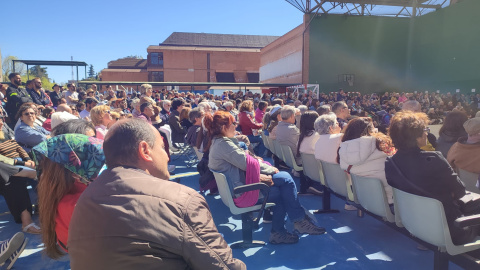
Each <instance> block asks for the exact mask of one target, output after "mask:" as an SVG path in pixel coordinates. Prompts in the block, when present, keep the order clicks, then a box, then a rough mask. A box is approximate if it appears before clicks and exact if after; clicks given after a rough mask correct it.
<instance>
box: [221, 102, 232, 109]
mask: <svg viewBox="0 0 480 270" xmlns="http://www.w3.org/2000/svg"><path fill="white" fill-rule="evenodd" d="M223 107H225V108H228V107H230V108H232V109H233V103H232V102H230V101H227V102H225V103H223Z"/></svg>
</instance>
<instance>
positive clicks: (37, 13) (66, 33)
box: [0, 0, 303, 82]
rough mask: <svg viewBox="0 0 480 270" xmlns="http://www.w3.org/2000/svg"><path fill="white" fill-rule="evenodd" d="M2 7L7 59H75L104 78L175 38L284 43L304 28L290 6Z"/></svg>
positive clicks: (241, 2)
mask: <svg viewBox="0 0 480 270" xmlns="http://www.w3.org/2000/svg"><path fill="white" fill-rule="evenodd" d="M0 6H1V9H2V10H3V11H4V12H2V18H1V20H2V26H4V27H2V29H3V30H4V31H3V33H2V35H1V38H0V50H1V52H2V57H6V56H8V55H14V56H17V57H18V58H19V59H28V60H62V61H68V60H70V57H71V56H73V59H74V60H75V61H84V62H86V63H88V64H93V66H94V69H95V71H96V72H99V71H100V70H101V69H103V68H106V67H107V63H108V62H109V61H111V60H115V59H118V58H122V57H125V56H128V55H141V56H143V57H144V58H146V56H147V47H148V46H149V45H156V44H158V43H161V42H163V41H164V40H165V39H166V38H167V37H168V36H169V35H170V34H171V33H172V32H195V33H202V32H203V33H219V34H251V35H276V36H281V35H284V34H285V33H287V32H288V31H290V30H292V29H293V28H295V27H296V26H298V25H300V24H301V23H302V20H303V14H302V13H301V12H300V11H299V10H297V9H295V8H294V7H293V6H291V5H290V4H289V3H287V2H286V1H283V0H226V1H220V0H206V1H198V0H197V1H194V0H184V1H174V0H171V1H166V0H157V1H153V0H135V1H124V0H117V1H112V0H97V1H93V0H83V1H58V0H46V1H38V0H25V1H21V2H18V1H2V4H1V5H0ZM47 71H48V74H49V76H50V78H52V79H54V80H55V81H56V82H66V81H67V80H69V79H71V76H72V75H71V68H70V67H53V66H49V67H48V69H47ZM79 75H80V78H82V77H83V76H84V70H83V68H79Z"/></svg>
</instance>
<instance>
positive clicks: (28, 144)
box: [15, 103, 50, 152]
mask: <svg viewBox="0 0 480 270" xmlns="http://www.w3.org/2000/svg"><path fill="white" fill-rule="evenodd" d="M16 118H17V119H20V125H18V126H17V127H16V128H15V140H16V141H17V142H18V144H19V145H21V146H22V147H23V149H24V150H25V151H27V152H30V150H31V149H32V147H34V146H35V145H37V144H39V143H41V142H42V141H44V140H46V139H48V138H50V132H49V131H47V130H46V129H44V128H43V127H41V126H38V125H35V124H34V123H35V120H36V119H37V112H36V111H35V110H34V109H33V108H32V106H31V105H30V104H28V103H26V104H23V105H22V106H20V108H19V109H18V112H17V116H16Z"/></svg>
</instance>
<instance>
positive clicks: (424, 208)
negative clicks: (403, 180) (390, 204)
mask: <svg viewBox="0 0 480 270" xmlns="http://www.w3.org/2000/svg"><path fill="white" fill-rule="evenodd" d="M393 195H394V196H395V203H396V204H397V205H396V207H395V209H396V211H398V212H396V213H395V214H396V215H400V218H401V220H402V223H403V225H404V226H405V228H406V229H407V230H408V231H409V232H410V233H411V234H413V235H414V236H415V237H418V238H420V239H421V240H423V241H425V242H427V243H430V244H432V245H434V246H438V247H441V248H446V247H447V241H449V242H450V243H449V244H450V245H453V244H452V240H451V237H450V230H449V229H448V224H447V219H446V217H445V211H444V210H443V205H442V203H441V202H440V201H438V200H435V199H432V198H428V197H422V196H418V195H414V194H411V193H407V192H404V191H401V190H399V189H396V188H393ZM447 237H448V239H447Z"/></svg>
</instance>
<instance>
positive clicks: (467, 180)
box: [457, 168, 480, 193]
mask: <svg viewBox="0 0 480 270" xmlns="http://www.w3.org/2000/svg"><path fill="white" fill-rule="evenodd" d="M457 170H458V177H460V180H462V182H463V183H464V184H465V189H466V190H468V191H470V192H475V193H479V192H480V190H478V188H477V181H478V174H476V173H472V172H468V171H465V170H462V169H460V168H458V169H457Z"/></svg>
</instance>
